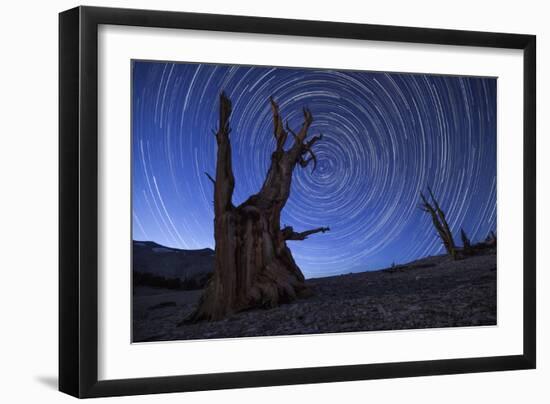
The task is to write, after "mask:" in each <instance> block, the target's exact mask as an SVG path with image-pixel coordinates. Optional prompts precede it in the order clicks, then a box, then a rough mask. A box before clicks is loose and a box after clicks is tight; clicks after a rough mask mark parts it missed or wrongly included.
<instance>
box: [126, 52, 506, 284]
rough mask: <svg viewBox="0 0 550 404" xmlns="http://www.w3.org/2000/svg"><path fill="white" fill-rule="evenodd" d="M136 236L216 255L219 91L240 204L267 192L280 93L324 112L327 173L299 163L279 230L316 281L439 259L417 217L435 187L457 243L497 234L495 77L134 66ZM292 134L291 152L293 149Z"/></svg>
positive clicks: (284, 109)
mask: <svg viewBox="0 0 550 404" xmlns="http://www.w3.org/2000/svg"><path fill="white" fill-rule="evenodd" d="M132 83H133V84H132V85H133V96H132V99H133V105H132V150H133V170H132V172H133V178H132V185H133V237H134V239H136V240H153V241H156V242H158V243H160V244H164V245H168V246H173V247H179V248H184V249H196V248H205V247H210V248H213V247H214V238H213V220H214V215H213V187H212V183H211V182H210V181H209V179H208V178H207V176H206V175H205V174H204V173H205V172H208V173H210V174H212V175H214V173H215V166H216V141H215V137H214V135H213V130H215V129H216V127H217V117H218V97H219V94H220V92H221V91H225V92H226V93H227V95H228V96H229V98H230V99H231V100H232V102H233V113H232V116H231V128H232V132H231V135H230V139H231V145H232V151H233V171H234V174H235V182H236V185H235V192H234V195H233V202H234V204H235V205H237V204H239V203H241V202H243V201H244V200H245V199H247V198H248V197H249V196H250V195H252V194H255V193H256V192H258V191H259V189H260V187H261V185H262V182H263V180H264V177H265V174H266V172H267V168H268V165H269V163H270V156H271V153H272V152H273V150H274V148H275V141H274V138H273V135H272V133H273V122H272V119H271V110H270V106H269V97H270V96H273V97H274V98H275V100H276V101H277V102H278V103H279V105H280V109H281V113H282V115H283V117H284V118H285V119H288V122H289V124H290V126H291V127H292V128H294V129H298V128H299V127H300V125H301V123H302V118H303V116H302V108H303V107H305V106H307V107H308V108H309V109H310V110H311V112H312V114H313V119H314V120H313V124H312V125H311V128H310V132H309V134H310V135H309V136H313V135H316V134H319V133H322V134H323V139H322V141H319V142H318V143H316V145H315V153H316V155H317V159H318V164H317V168H316V169H315V170H314V171H312V165H309V166H308V167H306V168H301V167H299V166H297V167H296V169H295V171H294V177H293V182H292V188H291V195H290V198H289V200H288V203H287V205H286V206H285V208H284V210H283V214H282V219H281V225H290V226H293V227H294V229H295V230H296V231H303V230H308V229H311V228H315V227H320V226H329V227H330V229H331V231H330V232H327V233H324V234H315V235H312V236H310V238H308V239H307V240H305V241H289V242H288V245H289V247H290V249H291V250H292V253H293V255H294V258H295V260H296V262H297V263H298V265H299V266H300V267H301V269H302V271H303V272H304V274H305V276H306V277H308V278H311V277H319V276H330V275H335V274H341V273H348V272H357V271H365V270H373V269H378V268H383V267H387V266H389V265H391V264H392V263H405V262H408V261H411V260H413V259H417V258H420V257H423V256H427V255H433V254H438V253H442V252H443V249H442V245H441V242H440V240H439V239H438V238H437V236H436V234H435V230H434V229H433V226H432V224H431V220H430V218H429V217H427V216H426V215H425V214H424V213H423V212H422V211H421V210H420V209H418V203H419V192H420V191H421V190H425V189H426V187H427V186H431V187H432V189H433V191H434V193H435V195H436V196H437V198H438V199H439V202H440V204H441V206H442V208H443V209H444V210H445V212H446V216H447V219H448V221H449V225H450V227H451V229H452V230H453V233H454V235H455V240H456V241H457V243H459V240H460V237H459V232H460V229H461V228H464V230H465V231H466V232H467V233H468V235H469V236H470V238H471V239H472V241H478V240H481V239H484V238H485V237H486V236H487V234H488V233H489V232H490V231H491V230H496V79H494V78H479V77H457V76H437V75H424V74H396V73H374V72H361V71H338V70H320V69H301V68H300V69H299V68H275V67H249V66H228V65H212V64H186V63H165V62H158V63H157V62H145V61H143V62H141V61H135V62H134V63H133V82H132ZM290 141H291V140H289V144H290Z"/></svg>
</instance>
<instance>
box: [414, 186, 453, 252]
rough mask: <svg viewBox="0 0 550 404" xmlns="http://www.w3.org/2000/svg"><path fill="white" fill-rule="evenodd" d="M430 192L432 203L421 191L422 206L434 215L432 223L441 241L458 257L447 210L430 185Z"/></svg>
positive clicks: (448, 250) (446, 248) (425, 210)
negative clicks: (443, 207)
mask: <svg viewBox="0 0 550 404" xmlns="http://www.w3.org/2000/svg"><path fill="white" fill-rule="evenodd" d="M428 193H429V195H430V198H431V201H432V203H430V202H429V201H428V199H427V198H426V197H425V196H424V194H423V193H422V192H420V198H421V199H422V205H421V206H420V208H421V209H422V210H423V211H424V212H426V213H428V214H429V215H430V216H431V217H432V223H433V225H434V227H435V229H436V230H437V234H438V235H439V237H440V238H441V241H442V242H443V245H444V246H445V250H447V253H448V254H449V255H450V256H451V257H453V259H457V258H458V251H457V248H456V245H455V242H454V239H453V233H452V232H451V230H450V229H449V224H448V223H447V219H446V218H445V212H443V210H442V209H441V207H440V206H439V202H437V199H435V197H434V194H433V192H432V189H431V188H430V187H428Z"/></svg>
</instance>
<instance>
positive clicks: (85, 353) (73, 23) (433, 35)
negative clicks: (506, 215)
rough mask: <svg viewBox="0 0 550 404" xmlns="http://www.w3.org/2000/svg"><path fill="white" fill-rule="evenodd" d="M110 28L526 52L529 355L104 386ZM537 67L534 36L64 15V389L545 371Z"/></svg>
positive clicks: (94, 12) (80, 12)
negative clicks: (540, 352) (104, 127)
mask: <svg viewBox="0 0 550 404" xmlns="http://www.w3.org/2000/svg"><path fill="white" fill-rule="evenodd" d="M100 24H113V25H125V26H141V27H160V28H181V29H194V30H209V31H227V32H242V33H260V34H278V35H291V36H309V37H323V38H343V39H359V40H371V41H372V40H375V41H391V42H405V43H424V44H440V45H450V46H453V45H463V46H476V47H488V48H510V49H520V50H523V52H524V53H523V60H524V65H523V67H524V76H523V84H524V88H523V120H524V121H523V141H524V156H523V178H524V199H523V200H524V208H523V209H524V210H523V217H524V229H523V248H524V262H523V354H521V355H511V356H495V357H482V358H467V359H445V360H427V361H415V362H400V363H380V364H364V365H350V366H332V367H314V368H297V369H281V370H262V371H250V372H236V373H218V374H193V375H182V376H170V377H150V378H139V379H123V380H106V381H99V380H98V376H97V374H98V373H97V371H98V337H97V335H98V323H97V318H98V278H97V275H98V271H97V265H98V229H97V226H98V138H97V130H98V122H97V119H98V105H97V102H98V88H97V85H98V66H97V62H98V55H97V52H98V26H99V25H100ZM535 61H536V37H535V36H534V35H519V34H503V33H490V32H472V31H458V30H443V29H425V28H409V27H396V26H381V25H366V24H350V23H339V22H321V21H302V20H288V19H277V18H259V17H244V16H228V15H212V14H196V13H183V12H166V11H149V10H130V9H112V8H96V7H77V8H73V9H71V10H68V11H64V12H62V13H60V15H59V100H60V101H59V218H60V219H59V234H60V236H59V389H60V390H61V391H63V392H65V393H68V394H70V395H73V396H76V397H81V398H84V397H104V396H120V395H134V394H149V393H168V392H183V391H196V390H212V389H226V388H243V387H259V386H274V385H290V384H301V383H324V382H337V381H351V380H363V379H381V378H396V377H410V376H426V375H441V374H458V373H470V372H488V371H500V370H514V369H533V368H535V366H536V365H535V364H536V323H535V321H536V288H535V281H536V279H535V278H536V255H535V253H536V251H535V248H536V247H535V245H536V242H535V237H536V235H535V226H536V223H535V211H536V206H535V204H536V202H535V193H536V189H535V184H536V180H535V174H536V173H535V166H536V163H535V144H536V139H535V120H536V112H535V103H536V62H535Z"/></svg>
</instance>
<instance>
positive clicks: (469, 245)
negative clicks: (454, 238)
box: [460, 228, 472, 255]
mask: <svg viewBox="0 0 550 404" xmlns="http://www.w3.org/2000/svg"><path fill="white" fill-rule="evenodd" d="M460 238H461V239H462V246H463V249H464V254H466V255H468V254H469V253H470V251H471V249H472V243H471V242H470V239H469V238H468V236H467V235H466V232H465V231H464V229H463V228H461V229H460Z"/></svg>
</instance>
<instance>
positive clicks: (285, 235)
mask: <svg viewBox="0 0 550 404" xmlns="http://www.w3.org/2000/svg"><path fill="white" fill-rule="evenodd" d="M270 102H271V109H272V114H273V124H274V132H273V133H274V136H275V140H276V148H275V151H274V152H273V153H272V155H271V165H270V167H269V170H268V172H267V175H266V178H265V180H264V183H263V185H262V187H261V189H260V191H259V192H258V193H257V194H255V195H252V196H251V197H250V198H248V199H247V200H246V201H245V202H243V203H242V204H241V205H239V206H234V205H233V203H232V195H233V189H234V187H235V178H234V177H233V170H232V165H231V144H230V141H229V134H230V131H231V130H230V126H229V117H230V115H231V102H230V100H229V99H228V98H227V97H226V96H225V94H223V93H222V94H221V96H220V116H219V129H218V130H217V132H216V141H217V144H218V151H217V166H216V176H215V179H214V178H212V177H210V176H209V175H208V174H207V175H208V177H209V178H210V180H211V181H212V182H213V184H214V211H215V212H214V213H215V219H214V238H215V242H216V246H215V268H214V274H213V276H212V279H211V280H210V282H209V284H208V285H207V287H206V289H205V291H204V293H203V295H202V297H201V299H200V302H199V306H198V308H197V310H196V312H195V313H194V314H193V316H192V318H191V319H190V320H191V321H198V320H217V319H220V318H223V317H224V316H226V315H227V314H230V313H234V312H238V311H241V310H245V309H249V308H252V307H273V306H276V305H278V304H279V303H282V302H287V301H291V300H293V299H295V298H296V297H298V296H305V295H307V294H308V293H309V290H308V288H307V286H306V284H305V281H304V276H303V274H302V272H301V270H300V268H299V267H298V266H297V265H296V262H295V261H294V258H293V257H292V253H291V251H290V249H289V248H288V247H287V245H286V241H287V240H304V239H306V238H307V237H308V236H309V235H311V234H314V233H318V232H323V233H324V232H325V231H328V230H329V228H328V227H321V228H317V229H313V230H308V231H304V232H295V231H294V229H293V228H292V227H285V228H283V229H281V227H280V217H281V211H282V209H283V208H284V206H285V204H286V201H287V200H288V198H289V196H290V188H291V181H292V172H293V170H294V168H295V166H296V165H297V164H299V165H300V166H302V167H306V166H307V165H308V164H309V163H310V162H313V164H314V165H313V167H314V168H315V163H316V158H315V154H314V153H313V150H312V147H313V145H314V144H315V143H316V142H317V141H318V140H320V139H321V138H322V135H319V136H315V137H312V138H311V139H309V140H307V141H306V138H307V133H308V129H309V127H310V125H311V123H312V121H313V117H312V114H311V112H310V111H309V110H308V109H304V111H303V113H304V122H303V124H302V127H301V129H300V130H299V132H298V133H295V132H293V131H292V130H291V129H290V128H289V127H288V123H287V125H286V130H285V127H283V121H282V118H281V115H280V113H279V107H278V105H277V103H276V102H275V101H274V100H273V99H271V100H270ZM289 133H290V134H291V135H292V136H293V137H294V142H293V144H292V146H291V147H290V148H289V149H288V150H285V149H284V146H285V142H286V140H287V137H288V135H289ZM306 157H307V158H306Z"/></svg>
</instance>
